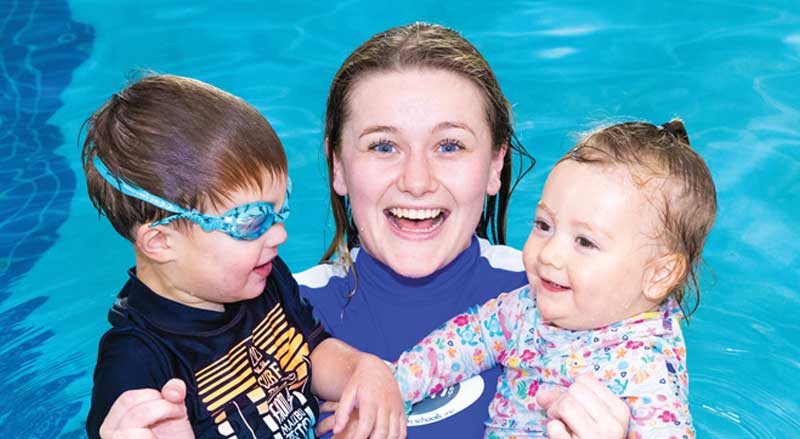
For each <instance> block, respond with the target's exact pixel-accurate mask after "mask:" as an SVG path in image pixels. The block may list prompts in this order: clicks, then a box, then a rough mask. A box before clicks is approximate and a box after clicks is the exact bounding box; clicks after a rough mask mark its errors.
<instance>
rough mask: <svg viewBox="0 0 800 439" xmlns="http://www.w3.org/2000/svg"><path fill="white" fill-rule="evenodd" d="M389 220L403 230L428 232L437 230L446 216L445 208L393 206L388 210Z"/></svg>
mask: <svg viewBox="0 0 800 439" xmlns="http://www.w3.org/2000/svg"><path fill="white" fill-rule="evenodd" d="M387 214H388V216H389V220H390V221H391V222H392V223H394V224H395V226H397V227H399V228H400V229H401V230H404V231H407V232H414V233H427V232H432V231H433V230H436V228H437V227H439V226H440V225H441V224H442V222H443V221H444V218H445V216H446V212H445V210H444V209H438V208H437V209H405V208H399V207H393V208H391V209H388V210H387Z"/></svg>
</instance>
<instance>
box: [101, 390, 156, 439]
mask: <svg viewBox="0 0 800 439" xmlns="http://www.w3.org/2000/svg"><path fill="white" fill-rule="evenodd" d="M159 399H161V393H159V391H158V390H156V389H136V390H128V391H126V392H123V393H122V395H120V396H119V398H117V400H116V401H114V404H112V405H111V408H110V409H109V410H108V414H107V415H106V417H105V419H103V424H102V425H101V426H100V436H102V437H104V438H105V437H111V435H110V434H111V433H112V432H114V431H116V430H117V429H118V427H119V424H120V422H122V420H123V419H125V418H126V417H127V416H128V412H129V411H130V410H131V409H132V408H133V407H135V406H137V405H139V404H141V403H143V402H147V401H153V400H159ZM142 427H145V425H143V426H142Z"/></svg>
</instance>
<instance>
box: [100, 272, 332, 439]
mask: <svg viewBox="0 0 800 439" xmlns="http://www.w3.org/2000/svg"><path fill="white" fill-rule="evenodd" d="M272 264H273V265H272V273H270V276H269V278H268V279H267V284H266V286H265V288H264V292H263V293H262V294H261V295H259V296H258V297H256V298H254V299H251V300H246V301H242V302H237V303H233V304H227V305H225V311H224V312H215V311H208V310H203V309H197V308H192V307H189V306H186V305H182V304H179V303H177V302H173V301H171V300H169V299H165V298H163V297H161V296H159V295H157V294H155V293H154V292H153V291H152V290H150V289H149V288H148V287H147V286H146V285H144V284H143V283H142V282H141V281H140V280H139V279H138V278H137V277H136V273H135V270H131V271H130V272H129V274H130V280H128V282H127V283H126V284H125V286H124V287H123V289H122V291H121V292H120V293H119V296H118V297H117V301H116V303H115V304H114V306H113V307H112V308H111V311H110V312H109V314H108V319H109V321H110V322H111V325H112V328H111V329H110V330H109V331H108V332H106V333H105V335H104V336H103V338H102V339H101V341H100V351H99V353H98V357H97V365H96V367H95V372H94V390H93V391H92V407H91V410H90V412H89V417H88V419H87V421H86V431H87V433H88V434H89V437H90V438H98V437H99V429H100V424H102V422H103V419H104V418H105V416H106V414H107V413H108V410H109V409H110V408H111V405H112V404H113V403H114V401H115V400H116V399H117V398H118V397H119V396H120V395H121V394H122V393H123V392H125V391H126V390H130V389H141V388H153V389H160V388H161V387H162V386H163V385H164V383H166V382H167V381H168V380H169V379H171V378H180V379H182V380H183V381H184V382H185V383H186V387H187V395H186V407H187V410H188V414H189V419H190V421H191V423H192V428H193V430H194V434H195V436H196V437H197V438H221V437H238V438H244V437H247V438H251V437H257V438H272V437H276V438H278V437H280V438H283V439H288V438H305V437H307V436H308V435H309V434H312V435H313V427H314V424H315V423H316V421H317V418H318V416H319V407H318V404H317V400H316V398H315V397H314V395H312V394H311V361H310V355H311V351H313V350H314V348H315V347H316V346H317V345H319V343H320V342H322V341H323V340H325V339H326V338H328V337H330V335H329V334H328V333H327V332H326V331H325V329H324V328H323V327H322V325H321V324H320V323H319V322H318V321H317V320H316V319H315V318H314V317H313V314H312V307H311V305H309V303H308V302H307V301H306V300H305V299H302V298H300V295H299V294H298V289H297V283H296V282H295V281H294V279H293V278H292V275H291V273H290V272H289V269H288V268H287V267H286V264H284V262H283V261H282V260H281V259H280V258H275V259H274V260H273V262H272ZM312 437H313V436H312Z"/></svg>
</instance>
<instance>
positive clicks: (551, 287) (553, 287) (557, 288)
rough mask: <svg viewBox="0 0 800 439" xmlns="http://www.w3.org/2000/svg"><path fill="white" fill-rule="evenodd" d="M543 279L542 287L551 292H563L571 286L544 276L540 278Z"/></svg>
mask: <svg viewBox="0 0 800 439" xmlns="http://www.w3.org/2000/svg"><path fill="white" fill-rule="evenodd" d="M539 279H540V280H541V284H542V288H544V289H545V290H547V291H549V292H551V293H561V292H564V291H568V290H569V289H570V288H569V287H568V286H565V285H561V284H557V283H555V282H553V281H551V280H549V279H545V278H543V277H540V278H539Z"/></svg>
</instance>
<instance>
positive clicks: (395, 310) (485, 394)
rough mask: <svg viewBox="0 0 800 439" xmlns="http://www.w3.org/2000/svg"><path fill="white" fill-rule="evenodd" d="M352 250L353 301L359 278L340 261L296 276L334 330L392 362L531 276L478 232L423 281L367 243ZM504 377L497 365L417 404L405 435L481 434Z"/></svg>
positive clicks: (422, 438) (517, 257)
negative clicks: (378, 255) (401, 272)
mask: <svg viewBox="0 0 800 439" xmlns="http://www.w3.org/2000/svg"><path fill="white" fill-rule="evenodd" d="M351 255H352V256H353V258H354V259H355V262H354V266H355V271H356V272H357V274H358V290H357V291H356V293H355V295H354V296H353V297H352V299H350V301H349V304H348V299H347V298H346V296H347V295H348V294H349V293H350V292H351V291H352V290H353V288H354V286H355V278H354V276H353V273H352V271H350V272H345V271H344V270H343V269H342V268H341V266H337V265H329V264H322V265H318V266H316V267H313V268H311V269H308V270H306V271H304V272H302V273H300V274H297V275H296V276H295V278H296V279H297V281H298V283H299V284H300V294H301V295H302V296H303V297H305V298H307V299H308V300H309V301H310V302H311V303H312V304H313V305H314V314H315V315H316V316H317V318H319V319H320V320H321V321H322V323H323V324H324V325H325V328H326V329H327V330H328V331H329V332H330V333H331V335H332V336H334V337H336V338H339V339H341V340H343V341H345V342H346V343H349V344H350V345H352V346H353V347H355V348H356V349H359V350H362V351H365V352H369V353H372V354H375V355H377V356H379V357H381V358H382V359H384V360H387V361H394V360H396V359H397V357H398V356H399V355H400V353H401V352H403V351H404V350H406V349H408V348H410V347H411V346H413V345H414V344H415V343H416V342H417V341H419V340H420V339H422V338H423V337H424V336H426V335H428V333H429V332H431V330H433V329H436V328H437V327H439V326H441V325H442V324H443V323H444V322H446V321H447V320H449V319H450V318H451V317H453V316H455V315H456V314H458V313H460V312H463V311H464V310H466V309H467V308H469V307H471V306H473V305H479V304H482V303H484V302H486V301H487V300H488V299H490V298H493V297H496V296H497V295H498V294H500V293H501V292H505V291H512V290H514V289H516V288H518V287H520V286H522V285H525V284H526V282H527V279H526V276H525V272H524V268H523V266H522V255H521V253H520V252H519V251H518V250H515V249H513V248H511V247H506V246H500V245H491V244H490V243H489V242H488V241H487V240H485V239H478V238H477V237H473V239H472V242H471V243H470V246H469V247H468V248H467V249H466V250H464V252H462V253H461V254H460V255H459V256H458V257H456V259H455V260H454V261H452V262H451V263H450V264H448V265H447V266H445V267H444V268H442V269H441V270H438V271H436V272H435V273H433V274H431V275H429V276H426V277H424V278H418V279H412V278H407V277H403V276H400V275H398V274H396V273H395V272H394V271H392V269H390V268H389V267H387V266H386V265H384V264H383V263H381V262H379V261H377V260H376V259H374V258H373V257H372V256H370V255H369V254H368V253H367V252H366V251H364V249H354V250H353V251H352V252H351ZM499 375H500V368H499V367H496V368H493V369H490V370H488V371H485V372H484V373H482V374H481V375H480V376H478V377H475V378H472V379H470V380H467V381H464V382H463V383H461V384H458V385H456V386H453V387H451V388H449V389H445V390H444V391H442V392H441V393H439V394H437V395H435V396H434V397H433V398H431V399H428V400H425V401H423V402H421V403H419V404H417V405H416V406H414V411H413V413H412V415H411V416H410V417H409V429H408V437H409V438H410V439H428V438H430V439H434V438H436V439H439V438H445V437H454V438H455V437H457V438H480V437H483V431H484V425H483V422H484V421H485V420H487V419H488V407H489V403H490V402H491V400H492V397H493V396H494V394H495V390H496V386H497V378H498V376H499Z"/></svg>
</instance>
